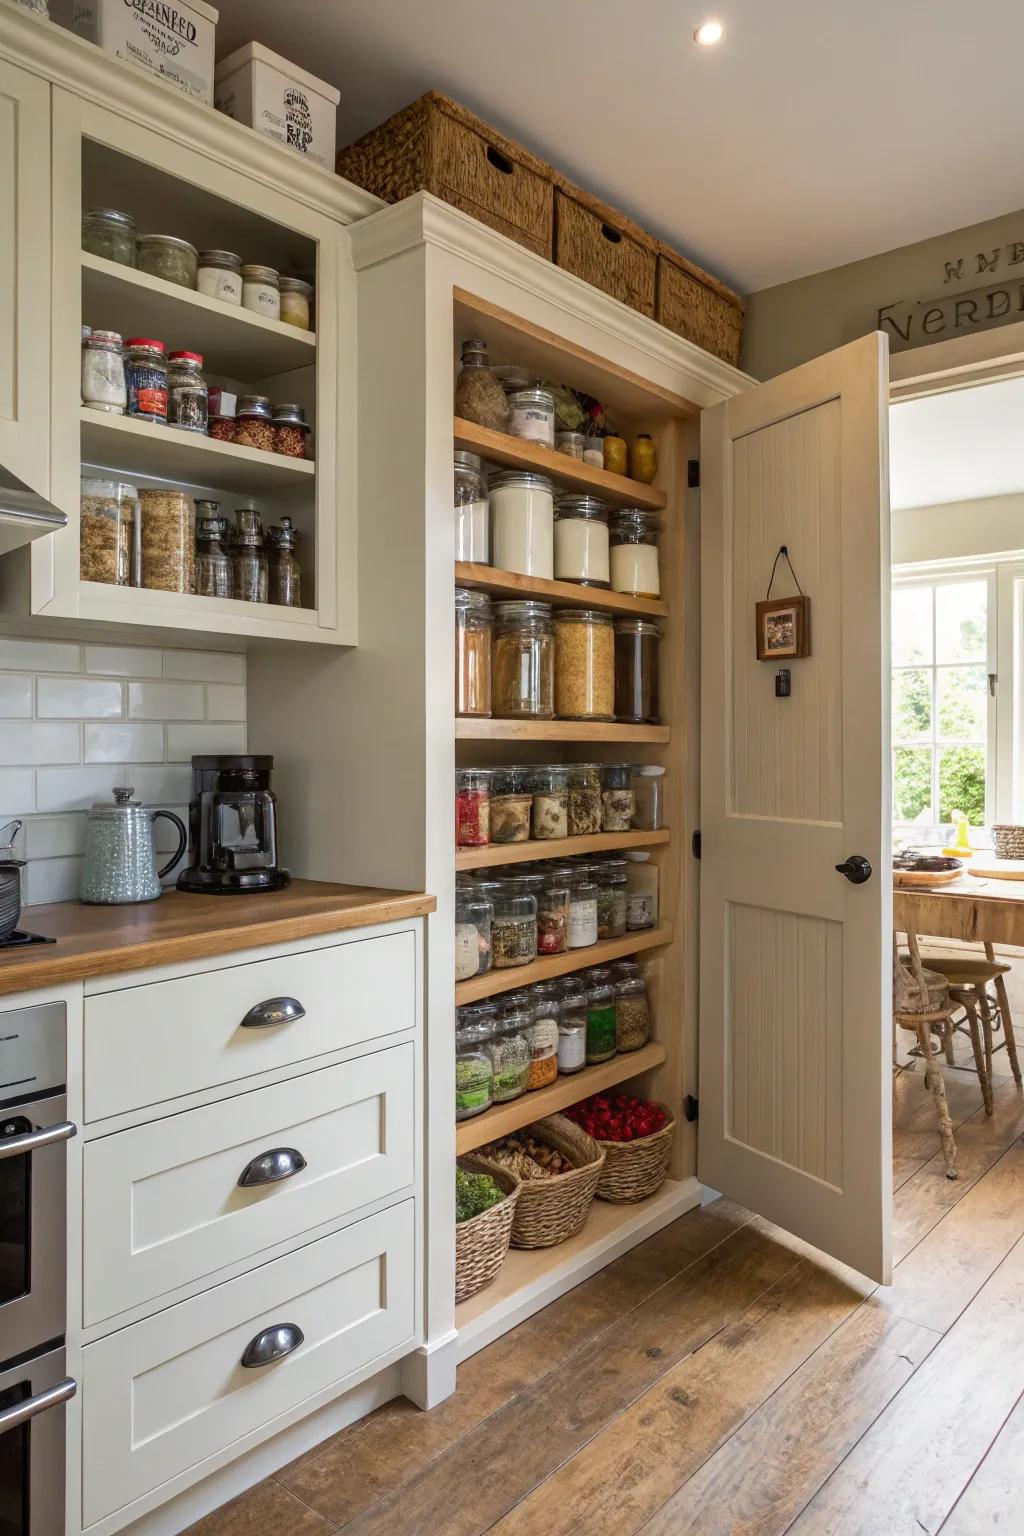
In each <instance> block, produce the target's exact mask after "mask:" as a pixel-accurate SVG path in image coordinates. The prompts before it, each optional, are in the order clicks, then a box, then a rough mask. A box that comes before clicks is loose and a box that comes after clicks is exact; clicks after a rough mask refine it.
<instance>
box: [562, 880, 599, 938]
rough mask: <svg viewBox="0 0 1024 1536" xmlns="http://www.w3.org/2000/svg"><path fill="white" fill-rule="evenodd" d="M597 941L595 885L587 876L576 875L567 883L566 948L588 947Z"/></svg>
mask: <svg viewBox="0 0 1024 1536" xmlns="http://www.w3.org/2000/svg"><path fill="white" fill-rule="evenodd" d="M596 943H597V886H596V884H595V883H594V881H593V880H592V879H590V878H589V876H583V875H580V876H578V877H577V878H576V879H575V880H573V881H571V882H570V885H569V917H568V922H567V924H566V948H567V949H589V948H590V946H591V944H596Z"/></svg>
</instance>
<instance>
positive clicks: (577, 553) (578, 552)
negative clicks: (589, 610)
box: [555, 496, 609, 587]
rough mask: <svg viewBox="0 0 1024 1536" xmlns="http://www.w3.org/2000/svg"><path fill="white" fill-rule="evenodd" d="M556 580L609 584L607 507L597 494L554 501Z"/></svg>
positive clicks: (593, 585) (564, 497)
mask: <svg viewBox="0 0 1024 1536" xmlns="http://www.w3.org/2000/svg"><path fill="white" fill-rule="evenodd" d="M555 580H556V581H575V582H578V583H579V584H580V585H581V586H584V587H607V586H608V582H609V567H608V508H607V507H606V506H605V504H604V502H603V501H598V499H597V497H596V496H559V498H558V500H557V501H556V502H555Z"/></svg>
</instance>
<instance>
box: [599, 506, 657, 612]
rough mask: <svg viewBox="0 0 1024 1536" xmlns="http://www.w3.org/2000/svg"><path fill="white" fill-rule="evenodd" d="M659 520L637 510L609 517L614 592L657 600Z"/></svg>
mask: <svg viewBox="0 0 1024 1536" xmlns="http://www.w3.org/2000/svg"><path fill="white" fill-rule="evenodd" d="M660 531H661V519H660V518H659V517H657V516H656V515H655V513H653V512H644V511H642V510H641V509H640V508H639V507H627V508H624V509H623V510H622V511H621V512H613V513H612V517H611V536H610V538H611V576H612V590H613V591H614V592H628V593H630V595H631V596H633V597H659V596H660V595H661V575H660V573H659V570H658V534H659V533H660Z"/></svg>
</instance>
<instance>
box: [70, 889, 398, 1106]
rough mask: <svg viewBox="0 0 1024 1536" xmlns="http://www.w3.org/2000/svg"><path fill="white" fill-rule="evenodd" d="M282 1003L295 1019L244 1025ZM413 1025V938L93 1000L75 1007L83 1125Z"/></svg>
mask: <svg viewBox="0 0 1024 1536" xmlns="http://www.w3.org/2000/svg"><path fill="white" fill-rule="evenodd" d="M224 899H225V901H227V900H228V899H229V898H228V897H225V898H224ZM281 998H291V999H294V1000H295V1001H296V1002H298V1003H299V1004H300V1005H301V1007H302V1009H303V1010H304V1013H303V1015H302V1016H301V1017H299V1018H295V1019H293V1020H291V1021H290V1022H285V1023H279V1024H270V1025H263V1026H259V1025H256V1024H253V1023H249V1024H247V1023H245V1022H244V1021H245V1020H246V1017H247V1015H249V1014H250V1010H252V1009H254V1008H258V1007H259V1005H260V1004H261V1003H264V1002H267V1001H270V1000H274V999H281ZM415 1023H416V936H415V933H414V932H413V931H411V930H409V931H407V932H403V933H389V934H382V935H381V936H380V937H379V938H374V939H359V940H357V941H356V942H353V943H348V944H337V945H331V946H329V947H328V948H326V949H311V950H307V951H305V952H304V953H302V954H294V955H282V956H281V957H280V958H278V959H276V960H254V961H251V962H250V963H249V964H248V965H233V966H227V967H225V968H223V969H221V970H216V971H205V972H203V973H201V974H199V975H195V976H182V977H179V978H178V979H177V980H175V981H158V982H152V983H150V984H148V985H144V986H141V987H126V988H125V989H124V990H123V991H118V992H101V993H97V994H95V995H93V996H91V997H87V998H86V999H85V1118H86V1120H102V1119H103V1118H104V1117H105V1116H108V1115H116V1114H120V1113H121V1112H122V1111H124V1110H129V1109H143V1108H145V1107H146V1106H148V1105H150V1104H159V1103H164V1102H166V1101H167V1100H168V1099H175V1098H179V1097H180V1096H181V1095H182V1094H186V1093H195V1092H198V1091H199V1090H201V1089H204V1088H216V1087H218V1086H219V1085H220V1084H221V1083H231V1082H237V1081H240V1080H241V1079H243V1078H246V1077H251V1076H252V1075H253V1074H254V1073H257V1072H268V1071H271V1070H272V1069H274V1068H276V1067H287V1066H290V1065H292V1064H293V1063H296V1062H301V1061H307V1060H309V1059H310V1058H311V1057H315V1056H322V1055H324V1054H325V1053H326V1052H328V1051H337V1050H341V1049H342V1048H343V1047H344V1046H350V1045H358V1044H360V1043H361V1042H363V1041H367V1040H377V1039H381V1038H383V1037H386V1036H387V1035H391V1034H395V1033H396V1032H397V1031H399V1030H403V1029H411V1028H412V1027H413V1026H414V1024H415Z"/></svg>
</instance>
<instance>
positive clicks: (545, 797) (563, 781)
mask: <svg viewBox="0 0 1024 1536" xmlns="http://www.w3.org/2000/svg"><path fill="white" fill-rule="evenodd" d="M532 831H533V836H534V837H536V838H539V839H542V840H547V839H550V838H554V837H568V836H569V771H568V769H567V768H564V767H563V766H562V765H561V764H560V763H552V764H551V765H550V766H549V767H546V768H537V769H535V771H534V774H533V812H532Z"/></svg>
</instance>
